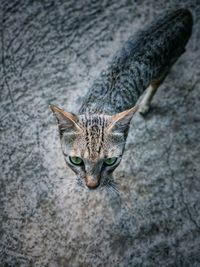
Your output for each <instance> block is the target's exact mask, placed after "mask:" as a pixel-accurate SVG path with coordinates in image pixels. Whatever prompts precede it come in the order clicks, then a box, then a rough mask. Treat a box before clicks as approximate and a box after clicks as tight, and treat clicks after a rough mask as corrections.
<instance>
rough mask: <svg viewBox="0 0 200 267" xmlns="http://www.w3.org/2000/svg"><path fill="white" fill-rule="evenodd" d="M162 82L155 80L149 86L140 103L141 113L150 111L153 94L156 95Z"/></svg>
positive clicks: (139, 110)
mask: <svg viewBox="0 0 200 267" xmlns="http://www.w3.org/2000/svg"><path fill="white" fill-rule="evenodd" d="M159 85H160V83H156V82H155V81H153V82H151V83H150V85H149V86H148V87H147V89H146V92H145V94H144V96H143V98H142V101H141V102H140V104H139V109H138V112H139V113H140V114H141V115H145V114H147V113H148V111H149V109H150V106H151V101H152V99H153V96H154V95H155V93H156V91H157V90H158V87H159Z"/></svg>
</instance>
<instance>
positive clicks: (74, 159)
mask: <svg viewBox="0 0 200 267" xmlns="http://www.w3.org/2000/svg"><path fill="white" fill-rule="evenodd" d="M69 160H70V161H71V163H73V164H74V165H81V164H82V163H83V160H82V159H81V158H79V157H69Z"/></svg>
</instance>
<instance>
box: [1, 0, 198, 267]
mask: <svg viewBox="0 0 200 267" xmlns="http://www.w3.org/2000/svg"><path fill="white" fill-rule="evenodd" d="M180 2H181V3H180ZM195 3H196V1H190V0H188V1H168V2H166V3H165V2H164V1H154V0H150V1H140V2H139V1H137V2H134V1H97V0H94V1H81V0H80V1H71V0H70V1H61V0H60V1H34V2H33V1H25V0H24V1H23V0H21V1H16V0H15V1H11V0H10V1H5V0H4V1H3V0H1V9H0V12H1V16H0V19H1V23H0V27H1V28H0V31H1V35H0V37H1V42H0V53H1V68H0V75H1V78H0V83H1V89H0V90H1V91H0V92H1V94H0V101H1V110H0V118H1V120H0V146H1V148H0V149H1V157H0V175H1V176H0V178H1V179H0V186H1V187H0V194H1V195H0V202H1V203H0V204H1V205H0V212H1V214H0V215H1V216H0V220H1V231H0V235H1V236H0V258H1V266H52V267H54V266H55V267H56V266H59V267H62V266H63V267H68V266H69V267H73V266H74V267H79V266H83V267H87V266H120V267H121V266H200V211H199V210H200V175H199V172H200V142H199V139H200V123H199V122H200V104H199V103H200V71H199V66H200V49H199V41H200V25H199V20H200V4H197V3H196V4H195ZM175 7H189V8H190V10H191V11H192V13H193V15H194V22H195V24H194V31H193V35H192V38H191V40H190V42H189V45H188V49H187V52H186V53H185V54H184V55H183V56H182V57H181V58H180V59H179V61H178V62H177V63H176V65H175V66H174V67H173V69H172V71H171V73H170V75H169V76H168V78H167V79H166V81H165V83H164V84H163V85H162V86H161V88H160V90H159V92H158V94H157V95H156V97H155V99H154V101H153V108H152V111H151V112H150V113H149V115H147V117H146V118H145V119H144V118H142V117H141V116H140V115H138V114H137V115H136V116H135V117H134V119H133V120H132V125H131V129H130V132H129V138H128V141H127V146H126V153H125V157H124V158H123V161H122V163H121V165H120V166H119V167H118V169H117V170H116V172H115V180H116V181H117V182H118V184H119V191H120V196H117V195H114V194H111V193H109V192H106V191H98V190H97V191H93V192H90V191H87V190H84V189H83V188H79V187H77V185H76V183H75V179H74V178H75V176H74V174H73V173H72V172H71V171H70V170H69V169H68V168H67V167H66V166H65V162H64V159H63V156H62V153H61V149H60V143H59V138H58V131H57V126H56V123H55V119H54V118H53V115H52V114H51V112H50V110H49V109H48V103H49V102H51V103H54V104H57V105H59V106H60V107H63V108H65V109H66V110H69V111H72V112H76V111H77V110H78V108H79V107H80V103H81V99H82V97H83V96H84V94H85V92H86V91H87V89H88V88H89V86H90V85H91V84H92V81H93V80H94V78H95V77H96V76H98V73H99V72H100V70H101V69H103V68H104V67H105V66H106V64H107V62H108V60H109V59H110V58H111V57H112V55H113V53H114V52H115V51H116V50H117V49H118V48H119V47H120V45H121V44H122V43H123V41H124V40H126V39H127V38H128V36H130V34H132V33H134V32H135V31H136V30H138V29H140V27H142V26H143V25H144V24H146V23H148V22H149V21H150V20H152V19H153V18H154V17H155V16H156V15H157V14H158V13H160V12H162V11H163V10H164V9H167V8H175Z"/></svg>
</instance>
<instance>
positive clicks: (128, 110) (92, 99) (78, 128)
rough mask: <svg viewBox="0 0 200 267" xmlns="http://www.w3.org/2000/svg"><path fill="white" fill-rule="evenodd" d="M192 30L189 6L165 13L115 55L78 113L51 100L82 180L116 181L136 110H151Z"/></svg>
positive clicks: (94, 185) (67, 153) (87, 184)
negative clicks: (54, 103)
mask: <svg viewBox="0 0 200 267" xmlns="http://www.w3.org/2000/svg"><path fill="white" fill-rule="evenodd" d="M191 31H192V15H191V13H190V12H189V11H188V10H186V9H180V10H177V11H174V12H171V13H166V14H164V15H161V16H160V17H159V18H157V19H156V20H155V21H154V23H152V24H151V25H150V26H149V27H148V28H146V29H145V30H143V31H140V32H139V33H137V34H136V35H134V36H132V37H130V39H129V40H128V41H127V42H126V43H125V44H124V46H123V47H122V49H121V50H119V51H118V52H117V53H116V54H115V56H114V57H113V59H112V61H111V62H110V63H109V66H108V68H107V69H106V70H104V71H102V72H101V74H100V76H99V78H98V79H97V80H96V81H95V82H94V83H93V85H92V87H91V88H90V90H89V91H88V93H87V95H86V97H85V100H84V102H83V104H82V106H81V108H80V110H79V112H78V115H75V114H72V113H70V112H66V111H64V110H62V109H60V108H58V107H56V106H54V105H50V107H51V109H52V111H53V112H54V113H55V115H56V118H57V120H58V125H59V131H60V138H61V144H62V150H63V153H64V156H65V160H66V163H67V164H68V165H69V166H70V168H71V169H72V170H73V171H74V172H75V173H76V174H77V180H78V183H79V184H80V185H82V186H84V187H87V188H90V189H94V188H97V187H98V186H100V185H101V186H107V187H109V186H113V177H112V172H113V171H114V169H115V168H116V167H117V166H118V165H119V163H120V161H121V158H122V155H123V152H124V147H125V142H126V138H127V134H128V129H129V124H130V121H131V119H132V117H133V114H134V113H135V112H136V111H137V110H138V108H139V112H140V113H141V114H145V113H146V112H147V111H148V109H149V106H150V102H151V99H152V97H153V95H154V94H155V92H156V90H157V88H158V87H159V85H160V84H161V83H162V81H163V80H164V78H165V77H166V75H167V74H168V72H169V70H170V68H171V66H172V65H173V64H174V63H175V62H176V60H177V59H178V58H179V57H180V55H181V54H182V53H183V52H184V51H185V46H186V44H187V42H188V40H189V37H190V35H191ZM146 89H147V91H146V94H145V96H144V98H143V100H142V101H141V103H140V105H139V107H138V105H136V103H137V101H138V99H139V97H140V96H141V95H142V94H143V92H144V91H145V90H146Z"/></svg>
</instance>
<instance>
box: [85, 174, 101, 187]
mask: <svg viewBox="0 0 200 267" xmlns="http://www.w3.org/2000/svg"><path fill="white" fill-rule="evenodd" d="M85 182H86V185H87V187H88V188H89V189H95V188H97V187H98V186H99V181H98V180H96V179H94V178H93V177H91V176H86V179H85Z"/></svg>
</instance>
